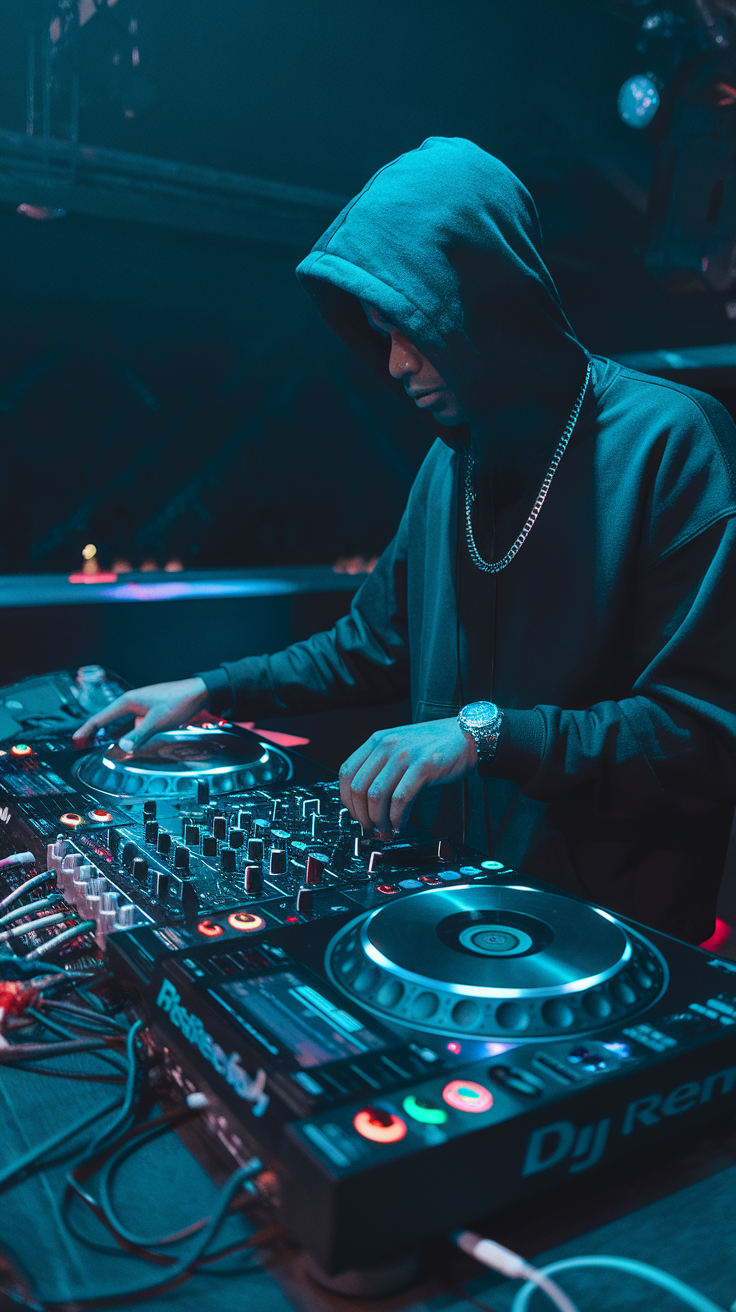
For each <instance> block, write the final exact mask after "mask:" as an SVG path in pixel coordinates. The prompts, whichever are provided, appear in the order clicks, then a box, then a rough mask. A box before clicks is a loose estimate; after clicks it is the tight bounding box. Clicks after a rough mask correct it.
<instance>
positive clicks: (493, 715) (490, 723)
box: [457, 702, 503, 775]
mask: <svg viewBox="0 0 736 1312" xmlns="http://www.w3.org/2000/svg"><path fill="white" fill-rule="evenodd" d="M502 720H503V711H499V709H498V707H497V706H496V703H495V702H470V703H469V704H468V705H467V706H463V708H462V710H461V712H460V714H459V715H458V717H457V722H458V724H459V725H460V728H461V729H462V731H463V733H466V734H467V735H468V737H469V738H472V739H473V742H474V743H475V746H476V750H477V752H478V774H480V775H484V774H490V773H491V767H492V765H493V762H494V759H495V756H496V749H497V748H498V738H499V734H500V732H501V722H502Z"/></svg>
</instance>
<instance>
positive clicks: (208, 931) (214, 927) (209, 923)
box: [197, 920, 222, 938]
mask: <svg viewBox="0 0 736 1312" xmlns="http://www.w3.org/2000/svg"><path fill="white" fill-rule="evenodd" d="M197 932H198V933H199V934H204V936H205V938H217V936H218V934H221V933H222V925H218V924H217V923H216V922H215V921H214V920H200V922H199V924H198V925H197Z"/></svg>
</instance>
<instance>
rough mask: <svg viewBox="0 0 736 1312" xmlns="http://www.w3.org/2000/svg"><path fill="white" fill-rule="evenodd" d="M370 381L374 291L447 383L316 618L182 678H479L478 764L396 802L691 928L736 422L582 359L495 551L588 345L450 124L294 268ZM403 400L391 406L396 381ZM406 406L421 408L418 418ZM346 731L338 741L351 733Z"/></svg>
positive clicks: (494, 181) (715, 745)
mask: <svg viewBox="0 0 736 1312" xmlns="http://www.w3.org/2000/svg"><path fill="white" fill-rule="evenodd" d="M297 272H298V276H299V278H300V279H301V282H302V284H303V286H304V287H305V288H306V290H307V292H308V293H309V295H310V296H311V297H312V299H313V300H314V302H315V304H316V305H317V307H318V309H319V310H320V312H321V313H322V315H323V316H324V318H325V319H326V321H327V322H328V323H329V324H330V326H331V327H332V328H333V329H334V330H335V331H336V332H337V333H338V334H339V335H340V336H341V337H342V338H343V340H344V341H345V342H347V343H348V345H349V346H350V347H351V348H352V349H353V350H355V351H356V352H357V353H358V354H359V355H360V356H361V357H362V358H363V359H364V360H365V361H366V363H368V364H369V365H370V366H371V367H372V368H374V369H376V370H377V371H378V372H379V373H380V375H381V377H382V378H384V379H385V381H386V383H387V384H388V385H389V386H391V387H393V388H394V389H395V390H398V391H399V392H402V394H403V387H402V386H401V384H400V383H396V382H394V381H393V380H392V379H391V377H390V376H389V374H388V371H387V363H388V360H387V356H388V344H387V342H386V340H385V339H384V338H382V337H380V336H379V335H378V334H376V333H375V332H374V331H373V330H372V329H371V328H370V326H369V325H368V323H367V320H366V318H365V315H364V314H363V311H362V309H361V307H360V304H359V298H364V299H366V300H368V301H370V302H372V303H373V304H374V305H376V306H377V307H378V309H379V310H380V312H381V314H382V316H383V318H384V319H385V320H386V321H388V322H389V323H392V324H395V325H396V326H397V327H398V328H400V329H401V331H402V332H403V333H405V335H406V336H407V337H408V338H410V340H411V341H412V342H413V343H414V344H415V345H416V346H417V347H418V349H419V350H420V351H421V352H422V353H423V354H424V355H426V356H427V358H428V359H429V360H430V361H431V362H432V363H433V364H434V365H435V366H436V368H437V369H438V370H439V371H440V373H441V374H442V376H443V377H444V379H445V381H446V382H447V383H448V384H449V385H450V386H451V387H452V389H453V390H454V391H455V392H456V394H457V396H458V398H459V400H460V402H461V404H462V406H463V409H464V411H465V413H466V414H467V415H468V417H469V422H468V424H463V425H461V426H459V427H456V428H442V427H439V426H438V425H436V424H435V431H436V432H437V434H438V440H437V441H435V443H434V445H433V446H432V447H431V449H430V451H429V453H428V455H427V457H426V459H425V461H424V463H423V465H422V467H421V469H420V471H419V474H418V475H417V478H416V480H415V483H414V486H413V487H412V490H411V493H410V496H409V502H408V505H407V508H406V511H405V513H404V516H403V518H402V521H401V524H400V527H399V530H398V533H397V534H396V537H395V538H394V540H393V541H392V542H391V543H390V545H389V546H388V547H387V548H386V550H385V551H384V553H383V555H382V556H381V559H380V561H379V563H378V565H377V567H376V569H375V570H374V572H373V574H372V575H371V576H370V578H369V579H368V580H367V581H366V582H365V583H364V584H363V586H362V587H361V588H360V590H359V592H358V593H357V594H356V597H355V600H354V603H353V606H352V609H351V612H350V614H349V615H348V616H346V617H345V618H344V619H342V620H340V621H339V622H338V624H337V625H336V626H335V628H334V629H333V630H331V631H330V632H329V633H320V634H316V635H315V636H314V637H312V638H310V639H309V640H308V641H307V642H303V643H297V644H295V645H294V646H292V647H289V648H288V649H287V650H286V651H283V652H279V653H277V654H276V655H271V656H263V657H251V658H246V659H245V660H242V661H235V662H232V663H228V664H225V665H224V666H222V667H220V669H219V670H218V671H212V672H208V673H206V674H205V675H204V678H205V681H206V682H207V684H208V687H209V689H210V695H211V705H212V709H213V710H220V711H222V712H224V711H225V710H229V711H230V713H231V714H232V715H233V716H234V717H235V718H239V719H246V718H248V719H252V718H253V717H255V716H261V717H263V716H273V715H277V714H289V713H291V714H295V713H301V712H308V711H315V710H318V709H328V708H331V707H336V706H346V705H359V704H367V703H382V702H384V703H385V702H390V701H395V700H400V699H402V698H403V697H405V696H406V695H407V693H409V694H410V695H411V701H412V707H413V715H414V719H415V720H426V719H431V718H435V717H443V716H450V715H454V714H456V713H457V710H458V709H459V707H460V706H461V705H462V704H463V703H464V702H468V701H472V700H475V699H477V698H488V699H490V700H493V701H495V702H497V703H498V704H499V706H501V707H502V708H503V709H504V711H505V713H506V718H505V723H504V726H503V732H502V735H501V741H500V746H499V751H498V755H497V759H496V764H495V767H494V776H493V777H492V778H490V779H487V780H485V781H484V780H480V779H478V778H477V777H473V778H472V779H470V780H468V781H466V783H465V784H464V785H454V786H452V787H449V788H443V789H433V790H429V791H428V792H427V793H426V794H425V795H424V797H423V798H422V799H420V802H419V803H418V805H417V807H416V808H415V812H414V814H413V816H412V819H413V820H414V821H416V822H419V823H424V824H429V825H430V826H432V827H434V828H435V829H436V830H441V831H442V832H443V833H447V832H448V831H449V832H452V833H453V834H454V836H455V837H460V836H462V834H463V833H464V835H465V838H466V840H467V841H468V842H470V843H471V844H473V845H474V846H476V847H479V848H481V849H482V850H484V851H488V852H490V853H492V855H493V856H494V857H498V858H499V859H503V860H504V861H507V862H508V863H509V864H511V865H514V866H516V867H518V868H519V869H520V870H522V871H524V872H526V873H528V874H530V875H537V876H539V877H541V878H543V879H546V880H549V881H550V882H551V883H556V884H558V885H559V886H561V887H563V888H566V889H570V890H571V891H573V892H575V893H578V894H580V895H582V896H584V897H589V898H591V899H593V900H595V901H597V902H601V903H603V904H604V905H605V906H608V907H610V908H611V909H612V910H614V911H621V912H623V913H625V914H628V915H630V916H633V917H635V918H636V919H638V920H641V921H643V922H645V923H647V924H650V925H654V926H657V927H660V928H662V929H665V930H667V931H669V932H671V933H674V934H677V935H679V936H681V937H683V938H687V939H690V940H691V941H695V942H698V941H702V940H703V939H705V938H707V937H708V935H709V934H710V933H711V932H712V928H713V917H714V910H715V900H716V894H717V889H718V883H719V880H720V876H721V872H722V869H723V860H724V855H725V849H726V844H727V839H728V833H729V829H730V824H731V818H732V815H733V809H734V800H735V799H736V429H735V428H734V425H733V423H732V421H731V419H730V418H729V416H728V414H727V413H726V411H725V410H724V409H723V408H722V407H721V406H720V405H719V404H718V403H717V402H716V401H714V400H713V399H712V398H710V397H708V396H705V395H703V394H701V393H699V392H694V391H692V390H690V389H689V388H685V387H680V386H678V385H676V384H673V383H669V382H664V381H662V380H661V379H655V378H651V377H647V376H645V375H642V374H637V373H635V372H633V371H632V370H630V369H624V368H622V367H621V366H620V365H618V364H614V363H613V362H612V361H610V360H605V359H601V358H599V357H593V358H592V372H591V378H590V382H589V385H588V389H587V392H586V395H585V400H584V403H583V407H582V410H581V412H580V417H579V419H578V422H577V425H576V427H575V430H574V433H573V436H572V439H571V441H570V444H569V446H568V448H567V450H566V452H565V454H564V456H563V458H562V461H561V463H560V465H559V468H558V470H557V472H556V474H555V477H554V479H553V482H552V485H551V488H550V491H549V494H548V496H547V499H546V502H545V504H544V506H543V508H542V511H541V513H540V515H539V518H538V520H537V522H536V523H535V525H534V527H533V528H532V530H531V533H530V534H529V536H528V538H527V540H526V541H525V543H524V545H523V546H522V548H521V550H520V551H519V553H518V555H517V556H516V557H515V558H514V559H513V560H512V562H511V563H510V564H509V565H508V566H507V567H506V568H505V569H504V570H503V571H501V572H499V573H498V574H495V575H489V574H483V573H481V572H480V571H479V570H478V569H477V568H476V567H475V565H474V564H473V563H472V561H471V560H470V557H469V554H468V548H467V544H466V541H465V527H464V518H465V509H464V502H463V476H462V475H463V468H464V461H465V459H466V454H465V453H466V450H468V451H470V453H471V454H472V457H473V460H474V466H475V488H476V493H477V496H476V503H475V512H474V513H475V518H474V530H475V535H476V539H477V540H478V545H479V547H480V550H481V552H482V554H483V555H484V556H485V558H486V559H499V558H500V557H502V556H503V555H504V553H505V552H506V551H507V550H508V548H509V547H510V546H511V544H512V542H513V541H514V539H515V538H516V536H517V534H518V533H519V531H520V529H521V528H522V525H523V524H524V521H525V520H526V518H527V516H528V514H529V511H530V509H531V507H532V505H533V503H534V500H535V497H536V495H537V493H538V491H539V487H540V484H541V482H542V479H543V477H544V475H545V472H546V470H547V468H548V466H549V463H550V460H551V457H552V454H553V453H554V450H555V447H556V445H557V443H558V441H559V438H560V435H561V433H562V431H563V429H564V427H565V424H566V422H567V419H568V416H569V414H570V411H571V409H572V407H573V404H574V402H575V398H576V396H577V395H578V393H579V391H580V387H581V384H582V383H583V380H584V378H585V372H586V368H587V365H588V360H589V357H588V354H587V352H586V351H585V350H584V348H583V347H582V346H581V345H580V343H579V342H578V341H577V339H576V337H575V335H574V333H573V332H572V329H571V328H570V325H569V324H568V322H567V320H566V318H565V315H564V313H563V310H562V307H561V305H560V301H559V297H558V295H557V291H556V288H555V286H554V283H553V282H552V279H551V277H550V274H549V272H548V270H547V268H546V267H545V265H544V262H543V259H542V255H541V234H540V230H539V222H538V218H537V215H536V211H535V209H534V205H533V202H532V200H531V197H530V196H529V194H528V193H527V192H526V190H525V189H524V188H523V187H522V185H521V183H520V182H519V181H518V179H517V178H515V177H514V175H513V174H512V173H510V172H509V170H508V169H506V168H505V167H504V165H503V164H501V163H500V162H499V161H498V160H496V159H493V158H492V156H490V155H487V154H486V153H485V152H484V151H482V150H480V149H479V148H478V147H477V146H475V145H473V144H472V142H469V141H464V140H461V139H445V138H430V139H429V140H428V141H425V142H424V143H423V145H422V146H420V148H419V149H418V150H414V151H410V152H409V153H408V154H406V155H402V156H401V157H400V158H399V159H397V160H394V161H393V163H391V164H388V165H386V167H385V168H383V169H381V170H380V171H379V172H378V173H377V174H376V175H375V176H374V177H373V178H372V179H371V180H370V182H368V183H367V185H366V186H365V187H364V188H363V190H362V191H361V192H360V194H359V195H358V196H357V197H356V198H355V199H354V200H353V201H351V202H350V204H349V205H348V206H346V208H345V209H344V210H343V211H342V213H341V214H340V215H338V217H337V219H336V220H335V222H334V223H333V224H332V226H331V227H330V228H329V229H328V231H327V232H326V233H325V234H324V236H323V237H322V238H321V239H320V241H318V242H317V244H316V246H315V247H314V249H313V250H312V252H311V253H310V254H309V255H308V256H307V258H306V259H305V260H304V261H303V263H302V264H301V265H300V266H299V269H298V270H297ZM407 404H410V405H411V404H413V403H412V402H411V401H407ZM430 422H432V423H434V421H432V420H431V417H430ZM357 746H358V744H357V743H356V747H357Z"/></svg>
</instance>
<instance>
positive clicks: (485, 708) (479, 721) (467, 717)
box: [462, 702, 498, 729]
mask: <svg viewBox="0 0 736 1312" xmlns="http://www.w3.org/2000/svg"><path fill="white" fill-rule="evenodd" d="M497 714H498V708H497V707H496V706H495V705H494V703H493V702H471V703H470V705H469V706H463V709H462V717H463V722H464V723H465V724H466V725H467V727H468V729H475V728H478V729H481V728H482V727H483V726H484V725H486V724H490V722H491V720H493V719H495V717H496V715H497Z"/></svg>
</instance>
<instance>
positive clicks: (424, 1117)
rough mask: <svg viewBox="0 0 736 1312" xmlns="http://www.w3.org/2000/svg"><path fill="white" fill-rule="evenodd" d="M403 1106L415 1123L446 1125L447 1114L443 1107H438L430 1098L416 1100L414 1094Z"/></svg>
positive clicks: (411, 1094)
mask: <svg viewBox="0 0 736 1312" xmlns="http://www.w3.org/2000/svg"><path fill="white" fill-rule="evenodd" d="M402 1106H403V1108H404V1111H405V1112H406V1114H407V1116H411V1118H412V1120H413V1121H421V1123H422V1125H444V1123H445V1121H446V1120H447V1112H446V1111H444V1110H443V1108H442V1107H437V1106H436V1104H435V1103H433V1102H431V1101H430V1100H429V1098H415V1097H414V1094H413V1093H410V1094H409V1095H408V1096H407V1097H406V1098H405V1099H404V1101H403V1103H402Z"/></svg>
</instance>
